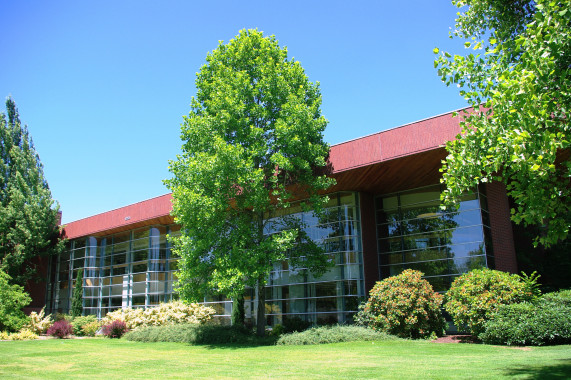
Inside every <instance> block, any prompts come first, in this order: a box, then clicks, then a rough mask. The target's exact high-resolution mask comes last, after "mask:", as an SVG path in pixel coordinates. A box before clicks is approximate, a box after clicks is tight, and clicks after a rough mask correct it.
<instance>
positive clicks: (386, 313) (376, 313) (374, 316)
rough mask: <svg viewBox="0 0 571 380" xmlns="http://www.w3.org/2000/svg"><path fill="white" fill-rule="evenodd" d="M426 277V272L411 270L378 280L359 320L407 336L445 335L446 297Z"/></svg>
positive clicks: (391, 332)
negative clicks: (444, 311) (443, 304)
mask: <svg viewBox="0 0 571 380" xmlns="http://www.w3.org/2000/svg"><path fill="white" fill-rule="evenodd" d="M422 276H423V273H422V272H419V271H416V270H411V269H407V270H405V271H403V272H402V273H401V274H399V275H398V276H393V277H389V278H386V279H384V280H383V281H380V282H377V283H376V284H375V286H374V287H373V289H371V292H370V293H369V294H370V298H369V300H368V301H367V303H366V304H365V305H364V307H363V308H362V310H361V312H360V313H359V316H358V317H357V319H358V320H360V321H361V322H362V323H363V324H366V325H368V326H369V327H371V328H372V329H374V330H377V331H383V332H386V333H388V334H392V335H397V336H400V337H403V338H427V337H430V336H431V335H434V334H436V335H437V336H441V335H443V334H444V330H445V321H444V318H443V317H442V313H441V311H440V306H441V305H442V296H441V295H440V294H438V293H435V292H434V290H433V289H432V285H430V283H429V282H428V281H426V280H424V279H422Z"/></svg>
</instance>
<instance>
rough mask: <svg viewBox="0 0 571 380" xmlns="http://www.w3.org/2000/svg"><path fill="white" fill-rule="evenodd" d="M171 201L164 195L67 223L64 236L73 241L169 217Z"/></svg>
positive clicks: (170, 197) (168, 195)
mask: <svg viewBox="0 0 571 380" xmlns="http://www.w3.org/2000/svg"><path fill="white" fill-rule="evenodd" d="M171 199H172V194H165V195H161V196H160V197H156V198H151V199H147V200H145V201H142V202H139V203H135V204H132V205H129V206H125V207H121V208H118V209H115V210H111V211H107V212H104V213H102V214H98V215H94V216H90V217H88V218H85V219H80V220H77V221H75V222H71V223H68V224H66V225H65V229H64V231H65V236H66V237H67V238H68V239H74V238H77V237H81V236H88V235H92V234H96V233H98V232H101V231H106V230H111V229H116V228H120V227H123V226H126V225H130V224H136V223H140V222H144V221H147V220H151V219H156V218H158V217H161V216H166V215H169V214H170V212H171V210H172V203H171Z"/></svg>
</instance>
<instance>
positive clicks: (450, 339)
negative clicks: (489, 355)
mask: <svg viewBox="0 0 571 380" xmlns="http://www.w3.org/2000/svg"><path fill="white" fill-rule="evenodd" d="M432 342H433V343H479V341H478V340H477V339H476V338H475V337H473V336H472V335H444V336H442V337H440V338H437V339H435V340H433V341H432Z"/></svg>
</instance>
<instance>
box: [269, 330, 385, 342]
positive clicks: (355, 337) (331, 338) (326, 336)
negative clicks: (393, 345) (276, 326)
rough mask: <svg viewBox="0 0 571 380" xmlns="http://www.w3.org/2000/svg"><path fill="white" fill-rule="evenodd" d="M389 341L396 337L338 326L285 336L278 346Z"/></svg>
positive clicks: (279, 340) (280, 339) (373, 331)
mask: <svg viewBox="0 0 571 380" xmlns="http://www.w3.org/2000/svg"><path fill="white" fill-rule="evenodd" d="M389 339H395V337H393V336H390V335H388V334H386V333H383V332H379V331H375V330H372V329H369V328H366V327H362V326H340V325H337V326H321V327H313V328H311V329H309V330H305V331H302V332H293V333H290V334H284V335H282V336H281V337H280V338H279V339H278V341H277V343H276V344H278V345H288V346H289V345H308V344H326V343H339V342H354V341H371V340H389Z"/></svg>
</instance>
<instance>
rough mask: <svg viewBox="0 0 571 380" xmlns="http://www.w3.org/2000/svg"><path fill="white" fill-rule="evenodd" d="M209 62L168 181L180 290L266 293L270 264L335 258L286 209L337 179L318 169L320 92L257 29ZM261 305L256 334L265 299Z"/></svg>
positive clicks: (320, 268) (322, 147)
mask: <svg viewBox="0 0 571 380" xmlns="http://www.w3.org/2000/svg"><path fill="white" fill-rule="evenodd" d="M206 61H207V63H206V64H205V65H204V66H202V67H201V69H200V71H199V72H198V74H197V79H196V87H197V92H196V96H195V97H194V98H193V99H192V103H191V111H190V114H189V115H188V116H187V117H185V118H184V123H183V125H182V128H181V138H182V140H183V146H182V154H181V155H179V156H177V160H175V161H171V162H170V165H169V170H170V171H171V172H172V173H173V178H172V179H169V180H165V184H166V185H167V187H168V188H169V189H170V190H171V191H172V192H173V214H174V215H175V220H176V221H177V223H180V224H181V225H182V227H183V228H182V229H181V232H182V234H181V236H180V237H178V238H174V239H172V240H173V242H174V252H175V253H176V254H178V255H179V256H180V257H181V260H180V262H179V267H180V272H179V273H180V275H179V282H178V285H179V292H180V295H181V297H182V298H183V299H186V300H189V301H197V300H199V299H202V298H203V297H204V294H205V293H206V292H207V291H212V290H215V291H217V292H220V293H223V294H225V295H226V296H229V297H236V296H240V295H242V294H243V293H244V289H245V287H246V286H250V287H256V288H257V289H258V294H259V295H260V297H261V298H263V297H264V292H263V287H264V285H265V284H266V281H267V278H268V275H269V273H270V271H271V269H272V266H273V264H274V263H275V262H278V261H281V260H289V265H290V267H304V268H308V270H310V271H311V272H313V273H314V274H315V275H316V276H319V275H320V274H323V273H324V272H325V270H326V269H327V267H328V266H329V265H333V264H332V263H331V262H330V260H328V258H327V257H326V256H325V255H323V254H322V250H321V249H320V248H319V247H318V246H317V245H316V244H315V243H314V242H313V241H312V240H311V239H310V238H309V237H308V236H307V234H306V233H305V232H304V229H303V227H304V225H303V223H302V221H301V220H300V219H299V218H294V217H287V216H285V214H287V209H288V208H289V207H291V203H290V202H291V201H292V200H295V199H306V200H307V201H304V202H303V203H302V205H301V209H302V210H304V211H309V210H311V209H314V210H316V211H317V212H318V213H319V212H320V211H321V210H322V207H323V206H324V204H325V202H326V201H327V199H326V198H321V197H319V196H318V194H317V193H318V191H320V190H324V189H326V188H328V187H329V186H330V185H332V184H333V183H334V180H333V179H329V178H327V176H326V175H324V174H316V173H320V172H323V171H324V168H325V166H326V161H325V158H326V156H327V155H328V151H329V147H328V145H327V144H326V143H325V142H324V141H323V131H324V129H325V127H326V125H327V121H326V120H325V118H324V117H323V116H322V115H321V110H320V106H321V94H320V91H319V86H318V84H314V83H311V82H310V81H309V80H308V78H307V76H306V75H305V73H304V70H303V68H302V67H301V65H300V63H299V62H297V61H294V60H292V59H288V56H287V49H285V48H280V47H279V45H278V42H277V41H276V39H275V38H274V37H273V36H271V37H264V36H263V34H262V32H259V31H257V30H242V31H240V33H239V35H238V36H236V37H235V38H234V39H232V40H231V41H230V42H229V43H227V44H223V43H222V42H221V43H220V44H219V46H218V48H217V49H215V50H214V51H212V52H211V53H209V54H208V56H207V57H206ZM270 231H271V232H272V233H268V232H270ZM258 304H259V309H258V325H257V330H258V333H259V334H263V333H264V328H265V316H264V315H265V310H264V304H265V302H264V299H260V300H259V302H258Z"/></svg>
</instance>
